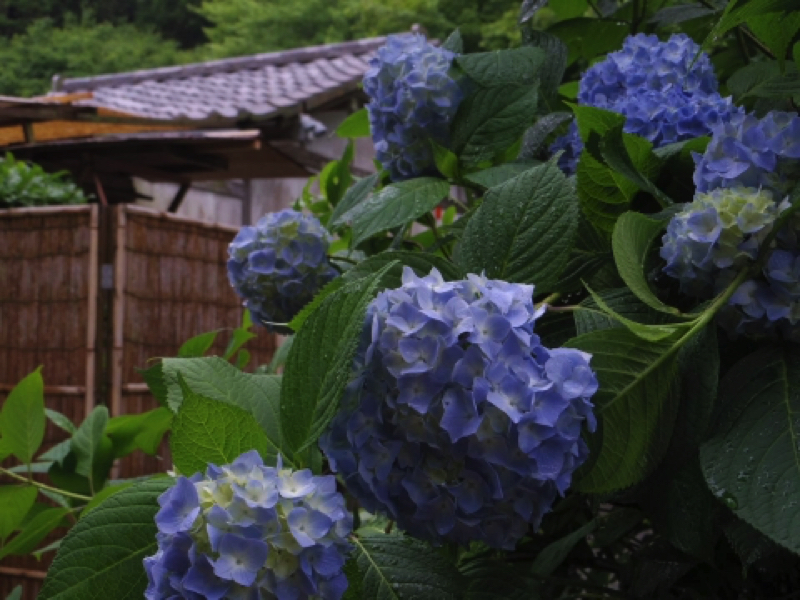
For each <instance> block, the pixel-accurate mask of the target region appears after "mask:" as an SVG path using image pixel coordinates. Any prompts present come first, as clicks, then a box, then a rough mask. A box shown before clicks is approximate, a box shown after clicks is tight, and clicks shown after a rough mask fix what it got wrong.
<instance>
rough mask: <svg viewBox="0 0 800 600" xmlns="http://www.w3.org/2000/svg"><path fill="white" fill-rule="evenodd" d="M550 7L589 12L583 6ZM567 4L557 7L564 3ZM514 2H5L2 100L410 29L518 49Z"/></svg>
mask: <svg viewBox="0 0 800 600" xmlns="http://www.w3.org/2000/svg"><path fill="white" fill-rule="evenodd" d="M562 4H563V7H564V8H558V7H557V11H554V10H553V9H549V8H548V9H544V10H543V11H540V15H537V18H538V19H540V20H543V21H544V22H548V21H553V20H557V19H559V18H568V17H570V16H574V15H575V14H583V13H584V12H586V10H587V9H588V4H587V1H586V0H565V2H564V3H562ZM559 6H560V5H559ZM518 11H519V2H517V0H333V1H332V0H306V1H305V2H286V1H285V0H7V1H6V2H2V3H0V62H2V64H3V69H2V72H0V94H5V95H14V96H33V95H38V94H44V93H47V91H48V90H49V89H50V87H51V80H52V77H53V76H54V75H55V74H60V75H62V76H63V77H80V76H91V75H99V74H103V73H114V72H122V71H130V70H134V69H143V68H149V67H159V66H168V65H177V64H182V63H187V62H195V61H201V60H210V59H214V58H225V57H230V56H241V55H245V54H255V53H259V52H270V51H273V50H282V49H286V48H296V47H301V46H308V45H313V44H324V43H333V42H340V41H345V40H351V39H359V38H364V37H371V36H377V35H384V34H387V33H393V32H402V31H408V30H410V29H411V26H412V25H414V24H416V23H418V24H420V25H422V26H423V27H424V28H425V29H426V30H427V31H428V33H429V35H430V36H431V37H438V38H440V39H444V38H445V37H447V35H448V34H449V33H450V32H451V31H452V30H453V29H455V27H456V26H458V27H460V28H461V31H462V35H463V38H464V41H465V47H466V50H468V51H475V50H479V49H496V48H505V47H508V45H509V44H510V43H511V44H518V43H519V31H518V28H517V25H516V19H517V14H518Z"/></svg>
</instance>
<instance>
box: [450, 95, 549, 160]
mask: <svg viewBox="0 0 800 600" xmlns="http://www.w3.org/2000/svg"><path fill="white" fill-rule="evenodd" d="M536 100H537V86H535V85H529V86H513V85H506V86H502V87H492V88H482V89H479V90H478V91H477V92H475V93H473V94H470V95H469V96H467V98H466V99H465V100H464V101H463V102H462V103H461V105H460V106H459V108H458V112H457V113H456V116H455V119H454V121H453V126H452V130H453V150H454V151H455V153H456V154H457V155H458V156H459V158H460V159H461V160H462V161H463V162H464V163H465V164H467V165H475V164H478V163H480V162H482V161H484V160H490V159H492V158H494V157H495V156H497V155H498V154H500V153H501V152H503V151H504V150H506V149H508V147H509V146H511V145H513V144H514V143H515V142H517V141H518V140H519V139H520V138H521V137H522V135H523V134H524V133H525V130H526V129H527V128H528V127H529V126H530V125H531V123H532V122H533V120H534V119H535V118H536Z"/></svg>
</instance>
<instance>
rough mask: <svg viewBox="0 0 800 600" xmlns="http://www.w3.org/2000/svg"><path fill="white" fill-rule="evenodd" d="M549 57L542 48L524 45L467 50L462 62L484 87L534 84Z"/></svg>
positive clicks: (463, 68)
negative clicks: (498, 48) (474, 51)
mask: <svg viewBox="0 0 800 600" xmlns="http://www.w3.org/2000/svg"><path fill="white" fill-rule="evenodd" d="M544 60H545V54H544V52H543V51H542V50H540V49H539V48H531V47H522V48H514V49H511V50H495V51H494V52H478V53H474V54H463V55H461V56H459V57H458V58H456V62H457V63H458V66H459V67H461V69H462V70H463V71H464V73H466V74H467V75H468V76H469V77H470V79H472V80H473V81H474V82H475V83H477V84H478V85H479V86H481V87H486V88H491V87H503V86H531V85H533V84H534V82H535V81H536V74H537V72H538V71H539V69H540V68H541V66H542V64H543V63H544Z"/></svg>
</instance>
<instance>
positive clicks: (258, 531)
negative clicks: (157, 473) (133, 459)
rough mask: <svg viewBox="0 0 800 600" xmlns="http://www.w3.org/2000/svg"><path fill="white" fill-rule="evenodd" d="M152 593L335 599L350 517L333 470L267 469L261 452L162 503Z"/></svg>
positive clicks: (176, 490) (159, 596) (179, 487)
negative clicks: (322, 473)
mask: <svg viewBox="0 0 800 600" xmlns="http://www.w3.org/2000/svg"><path fill="white" fill-rule="evenodd" d="M158 503H159V505H160V507H161V508H160V510H159V511H158V513H157V514H156V517H155V520H156V524H157V526H158V534H157V540H158V551H157V552H156V554H155V555H153V556H150V557H148V558H146V559H145V560H144V566H145V571H146V572H147V578H148V587H147V591H146V593H145V597H146V598H147V600H165V599H168V598H170V599H171V598H190V599H198V600H199V599H208V600H221V599H223V598H225V599H234V598H236V599H239V598H241V599H270V598H276V599H279V600H282V599H284V598H292V599H296V600H302V599H310V598H316V599H319V600H338V599H339V598H341V597H342V596H343V595H344V592H345V590H346V589H347V578H346V577H345V575H344V573H343V567H344V563H345V560H346V558H347V554H348V552H349V550H350V544H349V542H348V541H347V536H348V535H349V534H350V532H351V530H352V526H353V523H352V517H351V515H350V513H349V512H348V511H347V510H346V507H345V500H344V498H343V497H342V495H341V494H340V493H338V492H337V491H336V480H335V478H334V477H333V476H332V475H328V476H324V477H317V476H314V475H312V474H311V471H309V470H308V469H306V470H302V471H293V470H290V469H284V468H283V465H282V462H281V460H280V458H279V459H278V465H277V467H267V466H265V465H264V463H263V461H262V460H261V458H260V457H259V455H258V453H257V452H255V451H250V452H247V453H245V454H243V455H241V456H240V457H239V458H237V459H236V460H235V461H233V463H231V464H230V465H225V466H222V467H218V466H216V465H213V464H212V465H209V466H208V469H207V470H206V473H205V477H203V476H202V475H201V474H199V473H198V474H196V475H194V476H192V477H191V478H186V477H178V478H177V481H176V483H175V485H174V486H173V487H171V488H170V489H168V490H167V491H166V492H164V493H163V494H162V495H161V496H160V497H159V500H158Z"/></svg>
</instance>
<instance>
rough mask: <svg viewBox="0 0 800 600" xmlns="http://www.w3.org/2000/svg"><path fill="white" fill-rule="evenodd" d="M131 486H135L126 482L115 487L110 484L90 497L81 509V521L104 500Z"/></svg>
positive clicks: (130, 482)
mask: <svg viewBox="0 0 800 600" xmlns="http://www.w3.org/2000/svg"><path fill="white" fill-rule="evenodd" d="M133 485H135V483H134V482H133V481H126V482H125V483H119V484H116V485H114V484H112V485H109V486H107V487H104V488H103V489H102V490H100V491H99V492H97V493H96V494H95V495H94V496H92V499H91V500H90V501H89V502H88V503H87V504H86V506H84V507H83V510H82V511H81V519H82V518H83V517H85V516H86V515H87V514H89V512H91V511H92V510H94V509H95V508H97V507H98V506H100V504H102V503H103V502H104V501H105V499H106V498H109V497H111V496H113V495H114V494H117V493H119V492H121V491H122V490H126V489H128V488H129V487H131V486H133Z"/></svg>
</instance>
